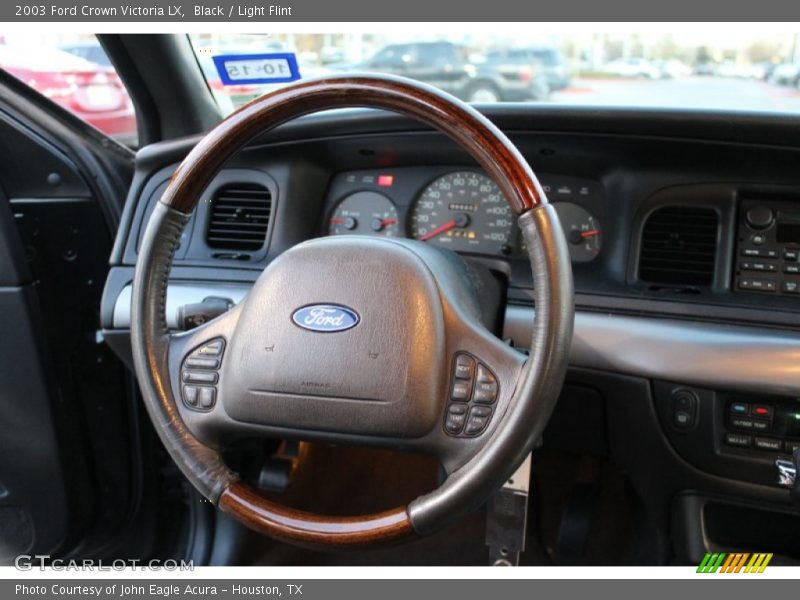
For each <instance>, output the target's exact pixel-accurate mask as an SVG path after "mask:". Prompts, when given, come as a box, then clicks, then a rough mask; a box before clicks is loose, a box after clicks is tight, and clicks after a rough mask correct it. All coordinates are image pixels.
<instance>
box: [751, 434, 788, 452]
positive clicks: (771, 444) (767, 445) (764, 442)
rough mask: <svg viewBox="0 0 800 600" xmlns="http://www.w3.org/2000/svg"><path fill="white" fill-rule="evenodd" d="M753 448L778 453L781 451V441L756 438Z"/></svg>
mask: <svg viewBox="0 0 800 600" xmlns="http://www.w3.org/2000/svg"><path fill="white" fill-rule="evenodd" d="M754 446H755V447H756V448H757V449H758V450H766V451H767V452H780V451H781V450H782V449H783V444H782V443H781V441H780V440H774V439H772V438H760V437H757V438H756V439H755V444H754Z"/></svg>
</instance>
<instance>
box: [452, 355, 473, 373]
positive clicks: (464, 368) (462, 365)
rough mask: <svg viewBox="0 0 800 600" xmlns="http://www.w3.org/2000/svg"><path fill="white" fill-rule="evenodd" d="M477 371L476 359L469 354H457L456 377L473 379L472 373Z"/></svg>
mask: <svg viewBox="0 0 800 600" xmlns="http://www.w3.org/2000/svg"><path fill="white" fill-rule="evenodd" d="M474 371H475V359H474V358H472V357H471V356H469V355H468V354H459V355H457V356H456V368H455V377H456V379H472V373H473V372H474Z"/></svg>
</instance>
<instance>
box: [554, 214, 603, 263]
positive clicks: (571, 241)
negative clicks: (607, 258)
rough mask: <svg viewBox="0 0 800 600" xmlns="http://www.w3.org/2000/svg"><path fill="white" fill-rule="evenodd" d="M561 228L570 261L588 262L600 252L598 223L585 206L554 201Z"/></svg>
mask: <svg viewBox="0 0 800 600" xmlns="http://www.w3.org/2000/svg"><path fill="white" fill-rule="evenodd" d="M553 208H555V209H556V213H557V214H558V218H559V220H560V221H561V228H562V229H563V230H564V236H566V238H567V246H568V247H569V257H570V259H572V262H576V263H580V262H589V261H590V260H594V259H595V258H596V257H597V255H598V254H600V225H599V224H598V222H597V219H595V218H594V217H593V216H592V214H591V213H590V212H589V211H588V210H586V209H585V208H583V207H581V206H578V205H577V204H573V203H572V202H554V203H553Z"/></svg>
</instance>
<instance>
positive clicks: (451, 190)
mask: <svg viewBox="0 0 800 600" xmlns="http://www.w3.org/2000/svg"><path fill="white" fill-rule="evenodd" d="M538 177H539V179H540V183H541V184H542V187H543V189H544V191H545V193H546V194H547V196H548V197H549V198H551V199H552V201H553V203H554V205H555V208H556V211H557V212H558V215H559V219H560V220H561V224H562V227H563V229H564V233H565V235H566V236H567V241H568V244H569V249H570V257H571V259H572V261H573V262H590V261H592V260H594V259H595V258H597V256H598V255H599V254H600V250H601V247H602V246H601V244H602V235H601V222H600V214H601V213H602V211H603V206H604V202H603V192H602V186H601V185H600V184H599V183H598V182H597V181H592V180H588V179H579V178H574V177H566V176H558V175H550V174H546V173H543V174H539V175H538ZM323 215H324V219H323V223H322V225H321V230H320V234H322V235H341V234H360V235H375V236H395V237H407V238H413V239H417V240H420V241H424V242H428V243H431V244H434V245H437V246H439V247H441V248H447V249H449V250H453V251H456V252H460V253H464V254H476V255H482V256H487V257H497V258H509V259H523V260H524V259H525V257H526V256H527V253H526V249H525V246H524V242H523V240H522V236H521V234H520V232H519V229H518V228H517V225H516V220H515V219H514V218H513V214H512V212H511V208H510V207H509V205H508V202H507V201H506V199H505V197H504V196H503V194H502V192H501V191H500V190H499V188H498V187H497V184H496V183H495V182H494V181H492V180H491V179H490V178H489V177H487V176H486V175H485V174H484V173H482V172H480V171H478V170H475V169H474V168H468V167H462V168H453V167H441V166H440V167H406V168H399V169H382V170H362V171H354V172H343V173H338V174H336V175H335V176H334V178H333V180H332V182H331V186H330V189H329V191H328V194H327V198H326V201H325V208H324V210H323Z"/></svg>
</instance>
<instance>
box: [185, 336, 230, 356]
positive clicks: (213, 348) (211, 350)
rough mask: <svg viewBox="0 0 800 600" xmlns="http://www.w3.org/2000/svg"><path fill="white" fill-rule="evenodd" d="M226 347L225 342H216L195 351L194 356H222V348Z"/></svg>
mask: <svg viewBox="0 0 800 600" xmlns="http://www.w3.org/2000/svg"><path fill="white" fill-rule="evenodd" d="M223 346H224V342H223V341H222V340H214V341H213V342H209V343H208V344H206V345H205V346H202V347H200V348H198V349H197V350H195V351H194V352H193V353H192V355H194V356H220V355H221V354H222V348H223Z"/></svg>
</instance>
